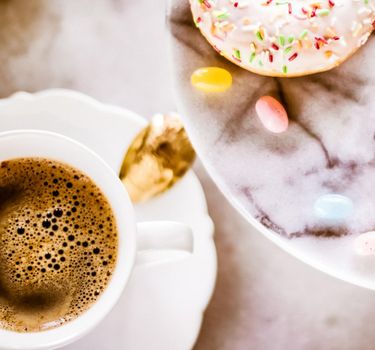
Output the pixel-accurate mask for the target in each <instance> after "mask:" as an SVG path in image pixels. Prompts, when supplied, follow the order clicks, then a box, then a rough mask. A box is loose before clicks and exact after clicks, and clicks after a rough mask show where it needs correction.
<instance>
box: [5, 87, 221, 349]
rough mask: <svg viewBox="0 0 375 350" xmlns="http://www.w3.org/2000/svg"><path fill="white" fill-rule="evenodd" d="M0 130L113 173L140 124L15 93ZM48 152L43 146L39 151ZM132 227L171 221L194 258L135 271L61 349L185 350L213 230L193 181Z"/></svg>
mask: <svg viewBox="0 0 375 350" xmlns="http://www.w3.org/2000/svg"><path fill="white" fill-rule="evenodd" d="M0 118H1V124H0V131H6V130H12V129H43V130H50V131H55V132H58V133H61V134H64V135H67V136H69V137H71V138H74V139H76V140H78V141H80V142H82V143H84V144H86V145H87V146H88V147H91V148H92V149H93V150H94V151H96V152H97V153H98V154H99V155H100V156H102V157H103V158H104V159H105V160H106V161H107V162H108V163H109V165H110V166H112V167H113V168H114V169H115V170H116V171H117V172H118V171H119V168H120V166H121V162H122V159H123V156H124V152H125V150H126V149H127V148H128V145H129V143H130V142H131V140H132V139H133V137H134V136H135V135H136V134H137V132H138V131H139V130H140V129H141V128H142V126H143V125H145V123H146V121H145V120H144V119H143V118H141V117H139V116H137V115H135V114H134V113H132V112H129V111H127V110H125V109H122V108H117V107H113V106H106V105H103V104H101V103H99V102H97V101H95V100H94V99H92V98H90V97H87V96H85V95H83V94H80V93H77V92H71V91H66V90H49V91H44V92H41V93H37V94H28V93H23V92H21V93H17V94H15V95H13V96H11V97H10V98H8V99H4V100H0ZM46 147H48V145H46ZM136 214H137V217H138V220H139V221H143V220H156V219H166V220H177V221H182V222H185V223H187V224H188V225H190V226H191V227H192V229H193V231H194V238H195V252H194V255H193V256H192V257H191V258H187V259H186V260H184V261H179V262H177V263H174V264H168V265H167V264H165V265H159V266H155V267H153V268H152V269H151V268H149V269H145V268H137V269H136V270H135V271H134V274H133V276H132V278H131V280H130V282H129V284H128V286H127V288H126V290H125V292H124V294H123V296H122V298H121V300H120V302H119V303H118V304H117V305H116V307H115V309H114V310H113V311H112V312H111V313H110V315H109V316H108V318H107V319H106V320H105V321H104V322H103V323H102V324H100V325H99V327H98V328H97V329H96V330H94V331H93V332H92V333H91V334H89V335H88V336H86V337H85V338H83V339H82V340H80V341H78V342H77V343H75V344H73V345H70V346H69V347H67V348H66V349H81V350H83V349H90V350H95V349H111V350H117V349H127V350H143V349H145V350H159V349H160V350H186V349H190V348H192V347H193V345H194V343H195V341H196V338H197V336H198V333H199V329H200V326H201V322H202V315H203V312H204V310H205V308H206V307H207V305H208V302H209V300H210V297H211V295H212V292H213V289H214V285H215V279H216V272H217V261H216V250H215V246H214V242H213V224H212V221H211V219H210V217H209V216H208V213H207V206H206V200H205V196H204V193H203V191H202V188H201V186H200V183H199V181H198V179H197V177H196V176H195V174H194V173H193V172H192V171H190V172H189V173H188V174H187V176H186V177H185V178H184V179H183V180H182V181H181V182H180V183H178V184H177V185H176V186H175V187H174V188H173V189H172V190H171V191H169V192H167V193H166V194H164V195H162V196H160V197H159V198H157V199H154V200H152V201H150V202H148V203H146V204H142V205H139V206H137V208H136Z"/></svg>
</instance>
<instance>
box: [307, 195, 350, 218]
mask: <svg viewBox="0 0 375 350" xmlns="http://www.w3.org/2000/svg"><path fill="white" fill-rule="evenodd" d="M353 210H354V206H353V202H352V200H351V199H350V198H348V197H345V196H342V195H340V194H325V195H323V196H321V197H319V198H318V199H317V200H316V202H315V205H314V213H315V216H316V217H318V218H319V219H323V220H329V221H341V220H344V219H347V218H348V217H349V216H350V215H351V214H352V213H353Z"/></svg>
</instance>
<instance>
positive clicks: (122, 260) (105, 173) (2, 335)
mask: <svg viewBox="0 0 375 350" xmlns="http://www.w3.org/2000/svg"><path fill="white" fill-rule="evenodd" d="M5 142H7V143H8V145H9V144H10V145H12V143H13V145H14V146H15V147H17V146H18V143H21V144H22V147H20V149H21V150H20V151H16V150H12V149H11V148H8V153H10V154H13V153H14V154H18V153H19V154H18V155H17V156H12V157H4V156H3V155H2V151H1V145H2V144H3V143H5ZM46 145H49V146H50V147H46ZM26 146H27V147H26ZM63 146H64V147H63ZM59 152H60V153H59ZM5 153H6V152H5ZM34 153H35V154H34ZM55 154H56V155H55ZM54 155H55V156H54ZM33 156H34V157H41V158H47V159H52V160H56V161H60V162H63V163H66V164H68V165H70V166H73V167H75V168H77V169H78V170H80V171H81V172H83V173H84V174H86V175H88V176H89V177H90V178H91V179H92V180H93V182H94V183H95V184H96V185H97V186H98V187H99V188H100V189H101V191H102V192H103V193H104V194H105V196H106V198H107V199H108V202H109V203H110V205H111V207H112V211H113V214H114V216H115V219H116V224H117V229H118V252H117V261H116V266H115V269H114V272H113V275H112V277H111V280H110V281H109V283H108V285H107V286H106V288H105V289H104V291H103V293H102V294H101V295H100V297H99V298H98V300H97V301H96V302H95V303H94V304H93V305H92V306H91V307H90V308H89V309H88V310H86V311H85V312H83V313H82V314H81V315H80V316H78V317H77V318H76V319H74V320H72V321H69V322H67V323H65V324H63V325H61V326H58V327H56V328H52V329H50V330H45V331H40V332H29V333H18V332H14V331H9V330H4V329H0V349H28V350H34V349H38V350H41V349H50V348H56V347H60V346H64V345H67V344H69V343H71V342H73V341H75V340H77V339H78V338H80V337H82V336H83V335H85V334H87V333H88V332H89V331H90V330H91V329H92V328H94V327H95V326H96V325H97V324H98V323H99V322H100V321H101V320H102V319H103V318H104V317H105V316H106V315H107V314H108V313H109V312H110V310H111V309H112V308H113V306H114V305H115V304H116V302H117V301H118V299H119V298H120V296H121V294H122V292H123V290H124V288H125V285H126V283H127V281H128V280H129V277H130V274H131V271H132V269H133V266H134V262H135V255H136V224H135V215H134V209H133V206H132V204H131V201H130V199H129V196H128V193H127V192H126V190H125V187H124V186H123V184H122V182H121V181H120V179H119V177H118V176H117V175H116V173H115V172H114V170H113V169H112V168H110V166H109V165H108V164H107V163H106V162H105V161H104V160H103V159H102V158H101V157H100V156H98V155H97V154H96V153H95V152H93V151H92V150H91V149H89V148H88V147H86V146H85V145H83V144H81V143H80V142H78V141H75V140H73V139H71V138H69V137H67V136H64V135H61V134H58V133H54V132H50V131H44V130H13V131H6V132H1V133H0V162H1V161H3V160H6V159H15V158H21V157H33ZM81 156H84V158H83V159H82V160H81V164H83V165H82V167H81V166H80V165H77V164H78V163H80V157H81ZM67 159H69V160H67ZM83 167H86V169H87V167H89V168H90V171H88V170H86V169H83ZM92 169H96V170H97V171H96V173H94V171H93V170H92Z"/></svg>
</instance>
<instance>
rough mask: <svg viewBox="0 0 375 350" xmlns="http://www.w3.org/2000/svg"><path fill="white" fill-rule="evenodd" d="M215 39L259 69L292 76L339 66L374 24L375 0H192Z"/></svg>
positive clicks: (197, 17) (223, 50)
mask: <svg viewBox="0 0 375 350" xmlns="http://www.w3.org/2000/svg"><path fill="white" fill-rule="evenodd" d="M190 5H191V10H192V13H193V18H194V22H195V24H196V26H197V27H199V29H200V30H201V32H202V34H203V35H204V36H205V37H206V39H207V40H208V41H209V42H210V43H211V45H212V46H213V47H214V48H215V49H216V50H217V51H218V52H219V53H220V54H221V55H223V56H224V57H226V58H227V59H229V60H230V61H232V62H233V63H235V64H237V65H239V66H241V67H243V68H245V69H247V70H249V71H251V72H254V73H258V74H262V75H269V76H279V77H280V76H281V77H293V76H302V75H307V74H313V73H317V72H322V71H326V70H329V69H331V68H334V67H336V66H338V65H339V64H340V63H341V62H343V61H345V60H346V59H347V58H348V57H349V56H350V55H352V54H353V53H354V52H355V51H356V50H357V49H358V48H359V47H361V46H362V45H363V44H364V43H365V42H366V41H367V39H368V38H369V36H370V34H371V32H372V31H373V29H374V26H375V0H315V1H314V0H190Z"/></svg>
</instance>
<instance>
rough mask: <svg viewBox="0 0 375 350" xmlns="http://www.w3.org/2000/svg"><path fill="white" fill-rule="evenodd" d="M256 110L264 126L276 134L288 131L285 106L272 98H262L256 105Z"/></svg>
mask: <svg viewBox="0 0 375 350" xmlns="http://www.w3.org/2000/svg"><path fill="white" fill-rule="evenodd" d="M255 110H256V112H257V114H258V117H259V119H260V121H261V122H262V124H263V126H264V127H265V128H266V129H267V130H269V131H271V132H274V133H280V132H284V131H286V129H288V123H289V121H288V115H287V113H286V110H285V108H284V107H283V105H282V104H281V103H280V102H279V101H278V100H276V99H275V98H273V97H271V96H263V97H261V98H260V99H259V100H258V101H257V103H256V104H255Z"/></svg>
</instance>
